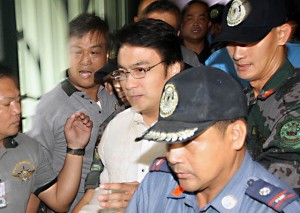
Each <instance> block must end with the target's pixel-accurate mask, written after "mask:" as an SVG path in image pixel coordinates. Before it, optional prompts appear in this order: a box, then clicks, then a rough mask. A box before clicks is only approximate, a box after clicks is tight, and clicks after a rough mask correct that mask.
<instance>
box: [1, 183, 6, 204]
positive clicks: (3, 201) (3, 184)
mask: <svg viewBox="0 0 300 213" xmlns="http://www.w3.org/2000/svg"><path fill="white" fill-rule="evenodd" d="M5 206H6V197H5V183H4V181H1V180H0V208H3V207H5Z"/></svg>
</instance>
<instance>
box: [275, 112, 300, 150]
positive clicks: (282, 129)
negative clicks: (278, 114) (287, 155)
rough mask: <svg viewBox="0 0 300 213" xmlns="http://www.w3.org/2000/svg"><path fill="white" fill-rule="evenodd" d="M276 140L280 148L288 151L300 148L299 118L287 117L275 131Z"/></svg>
mask: <svg viewBox="0 0 300 213" xmlns="http://www.w3.org/2000/svg"><path fill="white" fill-rule="evenodd" d="M275 137H276V138H275V139H276V140H277V141H278V142H279V143H280V144H281V146H283V147H286V148H290V149H299V148H300V118H299V117H292V116H291V117H288V118H286V119H285V120H284V121H282V122H281V123H279V124H278V126H277V129H276V136H275Z"/></svg>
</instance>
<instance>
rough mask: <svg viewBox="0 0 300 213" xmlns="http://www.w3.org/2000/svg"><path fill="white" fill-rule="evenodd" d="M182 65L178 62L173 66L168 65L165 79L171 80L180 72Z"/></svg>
mask: <svg viewBox="0 0 300 213" xmlns="http://www.w3.org/2000/svg"><path fill="white" fill-rule="evenodd" d="M181 67H182V64H181V63H180V62H175V63H174V64H170V65H169V66H168V70H167V78H168V79H169V78H171V77H172V76H174V75H176V74H177V73H179V72H180V70H181Z"/></svg>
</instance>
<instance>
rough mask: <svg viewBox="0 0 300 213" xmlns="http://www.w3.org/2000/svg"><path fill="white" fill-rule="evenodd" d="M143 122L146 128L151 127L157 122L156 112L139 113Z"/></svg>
mask: <svg viewBox="0 0 300 213" xmlns="http://www.w3.org/2000/svg"><path fill="white" fill-rule="evenodd" d="M141 115H142V117H143V120H144V122H145V123H146V124H147V126H149V127H150V126H151V125H152V124H153V123H154V122H156V121H157V118H158V112H156V113H141Z"/></svg>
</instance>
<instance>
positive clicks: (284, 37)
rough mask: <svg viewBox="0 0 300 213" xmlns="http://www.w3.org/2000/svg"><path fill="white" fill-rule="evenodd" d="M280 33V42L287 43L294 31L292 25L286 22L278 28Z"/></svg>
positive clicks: (278, 33) (281, 43)
mask: <svg viewBox="0 0 300 213" xmlns="http://www.w3.org/2000/svg"><path fill="white" fill-rule="evenodd" d="M276 30H277V35H278V44H279V45H285V44H286V43H287V42H288V40H289V38H290V36H291V33H292V26H291V25H290V24H288V23H285V24H283V25H281V26H279V27H277V28H276Z"/></svg>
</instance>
